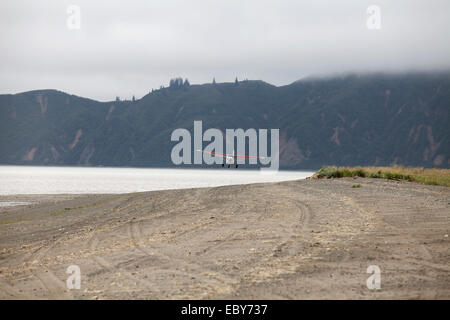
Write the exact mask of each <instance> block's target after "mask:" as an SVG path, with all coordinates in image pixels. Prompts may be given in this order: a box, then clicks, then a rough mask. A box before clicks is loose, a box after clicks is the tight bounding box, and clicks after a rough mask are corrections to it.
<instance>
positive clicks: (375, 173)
mask: <svg viewBox="0 0 450 320" xmlns="http://www.w3.org/2000/svg"><path fill="white" fill-rule="evenodd" d="M316 177H317V178H319V179H320V178H343V177H363V178H384V179H390V180H407V181H415V182H421V183H424V184H431V185H439V186H447V187H450V169H426V168H413V167H401V166H393V167H323V168H322V169H320V170H319V171H317V173H316Z"/></svg>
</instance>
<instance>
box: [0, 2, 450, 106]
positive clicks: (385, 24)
mask: <svg viewBox="0 0 450 320" xmlns="http://www.w3.org/2000/svg"><path fill="white" fill-rule="evenodd" d="M72 4H73V5H77V6H78V7H79V8H80V18H81V23H80V29H74V30H73V29H70V28H69V27H68V19H69V25H70V26H72V27H73V26H74V21H75V20H73V19H76V17H75V15H74V14H68V13H67V9H68V6H69V5H72ZM370 5H377V6H378V7H379V8H380V13H381V15H380V20H379V21H380V26H381V28H380V29H369V28H368V27H367V20H368V19H369V18H371V17H372V20H370V21H371V22H373V21H377V20H373V19H376V16H374V15H373V14H368V13H367V8H368V7H369V6H370ZM449 16H450V1H448V0H429V1H426V0H422V1H416V0H395V1H394V0H388V1H366V0H354V1H337V0H328V1H325V0H323V1H320V0H314V1H300V0H297V1H295V0H291V1H288V0H282V1H281V0H270V1H269V0H189V1H188V0H184V1H183V0H131V1H130V0H127V1H112V0H102V1H93V0H87V1H79V0H70V1H65V0H58V1H54V0H49V1H43V0H29V1H18V0H2V1H1V2H0V37H1V50H0V93H17V92H22V91H27V90H33V89H47V88H51V89H58V90H62V91H65V92H68V93H72V94H77V95H81V96H85V97H89V98H93V99H98V100H102V101H107V100H113V99H114V98H115V96H120V97H122V98H130V97H131V96H132V95H133V94H134V95H136V97H137V98H140V97H141V96H143V95H145V94H147V93H148V92H149V90H151V89H152V88H159V86H160V85H167V84H168V83H169V80H170V78H172V77H176V76H181V77H183V78H188V79H189V81H190V82H191V84H195V83H205V82H211V81H212V79H213V77H215V78H216V81H217V82H230V81H234V78H235V77H236V76H237V77H238V78H239V79H245V78H248V79H261V80H264V81H266V82H269V83H272V84H275V85H284V84H288V83H291V82H293V81H295V80H298V79H300V78H302V77H305V76H310V75H326V74H331V73H336V72H348V71H350V72H351V71H403V70H448V69H449V68H450V37H449V36H450V18H449ZM369 25H370V26H372V27H373V26H374V24H373V23H372V24H369Z"/></svg>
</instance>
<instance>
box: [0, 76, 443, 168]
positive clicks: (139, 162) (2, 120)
mask: <svg viewBox="0 0 450 320" xmlns="http://www.w3.org/2000/svg"><path fill="white" fill-rule="evenodd" d="M449 110H450V73H448V72H446V73H403V74H367V75H346V76H335V77H331V78H309V79H304V80H301V81H297V82H294V83H292V84H290V85H286V86H279V87H277V86H273V85H271V84H268V83H266V82H263V81H247V80H246V81H239V82H238V83H237V84H236V83H208V84H202V85H189V84H182V85H174V84H173V85H172V86H169V87H167V88H161V89H159V90H154V91H152V92H150V93H149V94H147V95H145V96H144V97H142V98H141V99H136V100H134V101H111V102H98V101H95V100H90V99H86V98H82V97H78V96H74V95H70V94H68V93H64V92H61V91H57V90H36V91H29V92H24V93H19V94H3V95H0V150H2V152H1V154H0V163H2V164H29V165H83V166H84V165H87V166H96V165H104V166H154V167H160V166H164V167H165V166H172V165H173V164H172V163H171V160H170V153H171V149H172V147H173V146H174V145H175V144H176V143H175V142H172V141H171V140H170V135H171V133H172V131H173V130H174V129H177V128H187V129H189V130H192V127H193V122H194V120H202V121H203V130H206V129H208V128H219V129H222V130H223V129H226V128H231V129H235V128H243V129H248V128H255V129H258V128H266V129H272V128H279V129H280V165H281V168H285V169H287V168H290V169H294V168H296V169H302V168H303V169H306V168H318V167H320V166H322V165H326V164H335V165H391V164H400V165H414V166H425V167H443V168H448V167H450V126H449V119H448V116H449ZM205 145H206V144H205Z"/></svg>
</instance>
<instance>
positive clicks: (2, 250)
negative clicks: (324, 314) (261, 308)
mask: <svg viewBox="0 0 450 320" xmlns="http://www.w3.org/2000/svg"><path fill="white" fill-rule="evenodd" d="M355 185H360V187H354V186H355ZM0 201H5V202H6V201H10V202H27V203H30V204H27V205H19V206H5V207H0V299H130V298H132V299H391V298H393V299H449V298H450V240H449V236H448V235H449V233H450V189H449V188H448V187H440V186H427V185H422V184H419V183H412V182H397V181H389V180H383V179H365V178H356V179H354V178H343V179H321V180H317V179H307V180H298V181H290V182H278V183H262V184H251V185H235V186H225V187H215V188H200V189H183V190H168V191H153V192H143V193H134V194H119V195H111V194H110V195H14V196H0ZM71 265H76V266H79V268H80V270H81V288H80V289H72V290H69V289H67V287H66V279H67V278H68V277H69V275H68V274H67V273H66V270H67V268H68V267H69V266H71ZM371 265H377V266H379V268H380V270H381V289H379V290H370V289H368V287H367V285H366V280H367V278H369V276H370V274H368V273H367V268H368V266H371Z"/></svg>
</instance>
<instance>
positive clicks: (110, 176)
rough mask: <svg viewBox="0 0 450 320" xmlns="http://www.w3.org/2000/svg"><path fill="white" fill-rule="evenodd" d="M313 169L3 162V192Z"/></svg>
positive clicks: (185, 184) (254, 177) (215, 181)
mask: <svg viewBox="0 0 450 320" xmlns="http://www.w3.org/2000/svg"><path fill="white" fill-rule="evenodd" d="M312 174H313V172H311V171H279V172H277V173H270V174H264V173H261V172H260V171H256V170H254V171H253V170H240V169H234V168H233V169H232V168H230V169H227V168H225V169H199V170H197V169H140V168H139V169H138V168H76V167H31V166H0V195H12V194H63V193H127V192H139V191H152V190H165V189H182V188H198V187H213V186H224V185H232V184H246V183H255V182H275V181H287V180H296V179H303V178H306V177H309V176H311V175H312Z"/></svg>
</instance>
